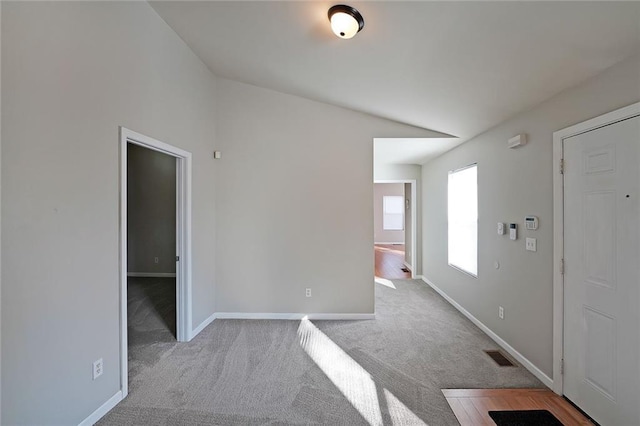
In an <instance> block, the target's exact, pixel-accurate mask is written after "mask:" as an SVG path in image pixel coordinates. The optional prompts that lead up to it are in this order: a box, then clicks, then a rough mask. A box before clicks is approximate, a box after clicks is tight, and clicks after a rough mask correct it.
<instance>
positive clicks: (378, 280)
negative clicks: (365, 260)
mask: <svg viewBox="0 0 640 426" xmlns="http://www.w3.org/2000/svg"><path fill="white" fill-rule="evenodd" d="M376 283H378V284H382V285H385V286H387V287H390V288H392V289H394V290H395V289H396V286H395V285H393V282H391V280H388V279H386V278H380V277H376Z"/></svg>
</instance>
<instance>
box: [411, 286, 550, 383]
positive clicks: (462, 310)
mask: <svg viewBox="0 0 640 426" xmlns="http://www.w3.org/2000/svg"><path fill="white" fill-rule="evenodd" d="M420 278H421V279H422V281H424V282H425V283H427V285H429V286H430V287H431V288H432V289H434V290H435V291H436V292H437V293H438V294H439V295H440V296H442V297H443V298H444V299H445V300H446V301H447V302H449V303H450V304H451V305H452V306H453V307H454V308H456V309H457V310H458V311H460V313H461V314H462V315H464V316H465V317H467V318H468V319H469V320H470V321H471V322H472V323H474V324H475V325H476V326H478V328H480V330H482V331H483V332H485V334H486V335H487V336H489V337H491V339H493V341H494V342H496V343H497V344H498V345H499V346H500V347H501V348H502V349H504V350H505V351H507V352H508V353H509V354H510V355H511V356H512V357H514V358H515V359H516V360H517V361H518V362H519V363H520V364H522V365H523V366H524V368H526V369H527V370H529V372H530V373H531V374H533V375H534V376H536V377H537V378H538V379H540V381H541V382H542V383H544V384H545V385H546V386H547V387H548V388H550V389H553V380H552V379H551V378H550V377H549V376H547V375H546V374H545V373H543V372H542V370H540V369H539V368H538V367H536V366H535V365H534V364H533V363H532V362H531V361H529V360H528V359H527V358H526V357H525V356H524V355H522V354H521V353H520V352H518V351H517V350H515V349H514V348H513V347H512V346H511V345H509V344H508V343H507V342H505V341H504V340H503V339H502V338H501V337H500V336H498V335H497V334H496V333H494V332H493V331H492V330H491V329H490V328H489V327H487V326H486V325H484V324H483V323H482V322H480V320H479V319H477V318H476V317H474V316H473V315H471V313H470V312H469V311H467V310H466V309H465V308H463V307H462V306H461V305H460V304H459V303H458V302H456V301H455V300H453V299H452V298H451V297H449V295H447V293H445V292H444V291H442V290H441V289H440V288H438V286H436V285H435V284H434V283H433V282H431V281H430V280H429V279H428V278H426V277H425V276H424V275H420Z"/></svg>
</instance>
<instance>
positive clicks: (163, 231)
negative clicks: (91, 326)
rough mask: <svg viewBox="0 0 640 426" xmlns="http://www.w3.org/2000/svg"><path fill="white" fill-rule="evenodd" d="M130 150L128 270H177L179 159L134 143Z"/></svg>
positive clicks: (129, 147)
mask: <svg viewBox="0 0 640 426" xmlns="http://www.w3.org/2000/svg"><path fill="white" fill-rule="evenodd" d="M127 151H128V156H127V184H128V185H127V210H128V211H127V216H128V219H127V225H128V229H127V233H128V238H127V261H128V268H127V272H137V273H149V272H151V273H174V274H175V272H176V260H175V259H176V159H175V157H172V156H170V155H167V154H163V153H161V152H158V151H153V150H151V149H148V148H144V147H141V146H139V145H135V144H129V146H128V150H127ZM156 257H157V258H158V263H155V258H156Z"/></svg>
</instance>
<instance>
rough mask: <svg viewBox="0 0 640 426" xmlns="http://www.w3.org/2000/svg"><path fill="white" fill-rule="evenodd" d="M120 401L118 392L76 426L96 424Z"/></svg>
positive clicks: (120, 393)
mask: <svg viewBox="0 0 640 426" xmlns="http://www.w3.org/2000/svg"><path fill="white" fill-rule="evenodd" d="M120 401H122V391H121V390H119V391H118V392H117V393H116V394H115V395H113V396H112V397H111V398H109V399H108V400H107V402H105V403H104V404H102V405H101V406H100V407H99V408H98V409H97V410H96V411H94V412H93V413H91V414H90V415H89V417H87V418H86V419H84V420H83V421H82V422H80V424H79V425H78V426H92V425H94V424H95V423H97V422H98V420H100V419H101V418H102V417H103V416H104V415H105V414H107V413H108V412H109V411H110V410H111V409H112V408H113V407H115V406H116V405H118V403H119V402H120Z"/></svg>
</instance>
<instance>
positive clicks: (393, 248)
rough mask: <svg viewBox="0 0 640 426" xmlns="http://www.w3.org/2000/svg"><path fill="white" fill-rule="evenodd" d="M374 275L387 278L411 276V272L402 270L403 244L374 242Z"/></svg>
mask: <svg viewBox="0 0 640 426" xmlns="http://www.w3.org/2000/svg"><path fill="white" fill-rule="evenodd" d="M375 252H376V266H375V274H376V277H380V278H387V279H390V280H392V279H407V278H411V272H404V271H403V270H402V268H404V267H405V266H404V244H376V245H375Z"/></svg>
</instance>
